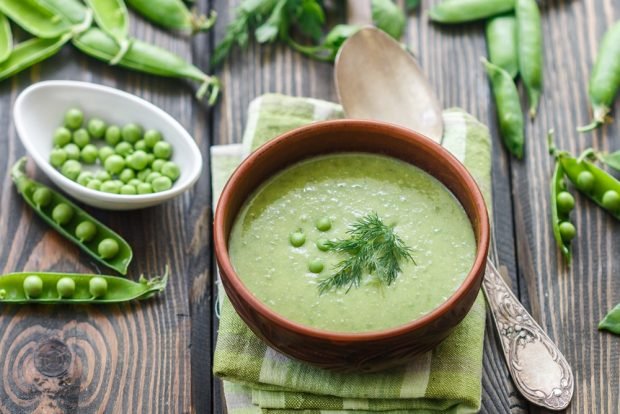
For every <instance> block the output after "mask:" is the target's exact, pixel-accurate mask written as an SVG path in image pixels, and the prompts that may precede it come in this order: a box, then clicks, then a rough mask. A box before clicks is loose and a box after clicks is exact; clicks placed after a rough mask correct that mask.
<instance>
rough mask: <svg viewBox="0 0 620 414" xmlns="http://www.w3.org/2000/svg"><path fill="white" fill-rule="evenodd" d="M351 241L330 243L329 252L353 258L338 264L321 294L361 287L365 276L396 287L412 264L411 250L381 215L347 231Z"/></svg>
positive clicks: (321, 287)
mask: <svg viewBox="0 0 620 414" xmlns="http://www.w3.org/2000/svg"><path fill="white" fill-rule="evenodd" d="M347 234H348V235H349V238H347V239H342V240H332V241H328V242H327V243H326V246H327V250H328V251H333V252H337V253H343V254H346V255H348V256H349V257H348V258H346V259H344V260H342V261H341V262H340V263H338V264H337V265H336V266H335V268H334V270H335V273H334V274H333V275H332V276H330V277H328V278H326V279H323V280H321V281H320V282H319V293H321V294H323V293H325V292H327V291H329V290H331V289H339V288H342V287H346V288H347V292H348V291H349V290H351V288H352V287H358V286H359V285H360V283H361V281H362V277H363V275H364V274H365V273H368V274H371V275H373V276H375V277H376V278H377V279H379V280H380V281H381V282H383V283H385V284H386V285H388V286H389V285H390V284H392V283H393V282H394V281H395V280H396V278H397V277H398V274H399V273H400V272H401V267H400V264H401V262H402V261H403V260H410V261H412V262H413V263H414V264H415V260H413V257H412V256H411V251H412V250H411V248H410V247H408V246H407V245H405V242H403V240H402V239H401V238H400V237H398V235H397V234H396V233H395V232H394V228H393V226H388V225H386V224H384V223H383V222H382V221H381V219H380V218H379V216H378V215H377V213H370V214H368V215H366V216H364V217H362V218H360V219H359V220H358V221H356V222H355V223H353V224H352V225H351V226H350V228H349V230H348V231H347Z"/></svg>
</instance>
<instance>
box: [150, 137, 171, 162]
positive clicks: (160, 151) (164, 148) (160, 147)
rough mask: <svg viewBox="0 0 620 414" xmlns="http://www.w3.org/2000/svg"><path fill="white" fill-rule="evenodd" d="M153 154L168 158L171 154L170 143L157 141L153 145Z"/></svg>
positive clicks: (157, 156) (156, 156) (164, 158)
mask: <svg viewBox="0 0 620 414" xmlns="http://www.w3.org/2000/svg"><path fill="white" fill-rule="evenodd" d="M153 154H154V155H155V158H161V159H162V160H169V159H170V157H171V156H172V145H170V144H169V143H167V142H165V141H159V142H158V143H156V144H155V146H154V147H153Z"/></svg>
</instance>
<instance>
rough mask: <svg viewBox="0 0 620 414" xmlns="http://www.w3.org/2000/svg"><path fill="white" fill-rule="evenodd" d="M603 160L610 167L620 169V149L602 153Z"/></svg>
mask: <svg viewBox="0 0 620 414" xmlns="http://www.w3.org/2000/svg"><path fill="white" fill-rule="evenodd" d="M602 159H603V162H604V163H605V164H606V165H607V166H608V167H610V168H613V169H614V170H616V171H620V151H616V152H612V153H611V154H605V155H603V158H602Z"/></svg>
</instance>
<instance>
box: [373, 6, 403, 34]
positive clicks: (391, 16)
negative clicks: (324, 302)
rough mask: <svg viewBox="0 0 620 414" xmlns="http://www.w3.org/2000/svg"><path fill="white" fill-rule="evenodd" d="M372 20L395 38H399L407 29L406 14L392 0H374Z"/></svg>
mask: <svg viewBox="0 0 620 414" xmlns="http://www.w3.org/2000/svg"><path fill="white" fill-rule="evenodd" d="M371 5H372V21H373V23H374V24H375V26H377V27H378V28H379V29H381V30H383V31H384V32H386V33H387V34H389V35H390V36H392V37H393V38H394V39H396V40H398V39H400V37H401V36H402V35H403V31H404V30H405V14H404V13H403V11H402V10H401V9H400V7H398V6H397V5H396V4H394V2H392V0H372V3H371Z"/></svg>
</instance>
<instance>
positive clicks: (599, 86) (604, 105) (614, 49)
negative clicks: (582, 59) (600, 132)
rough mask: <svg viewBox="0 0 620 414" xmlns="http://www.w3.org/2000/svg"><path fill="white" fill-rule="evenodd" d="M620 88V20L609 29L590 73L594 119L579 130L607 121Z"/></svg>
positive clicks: (587, 129) (592, 127)
mask: <svg viewBox="0 0 620 414" xmlns="http://www.w3.org/2000/svg"><path fill="white" fill-rule="evenodd" d="M619 88H620V21H617V22H616V23H614V25H613V26H611V27H610V28H609V30H607V33H605V36H604V37H603V41H602V42H601V46H600V47H599V51H598V56H597V57H596V62H595V63H594V68H593V69H592V74H591V75H590V84H589V88H588V89H589V95H590V101H591V103H592V112H593V118H594V119H593V120H592V122H591V123H590V124H588V125H585V126H583V127H580V128H577V130H578V131H579V132H586V131H591V130H593V129H595V128H597V127H599V126H600V125H602V124H604V123H605V120H606V119H607V115H608V114H609V111H610V110H611V106H612V104H613V102H614V97H615V96H616V93H617V92H618V89H619Z"/></svg>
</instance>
